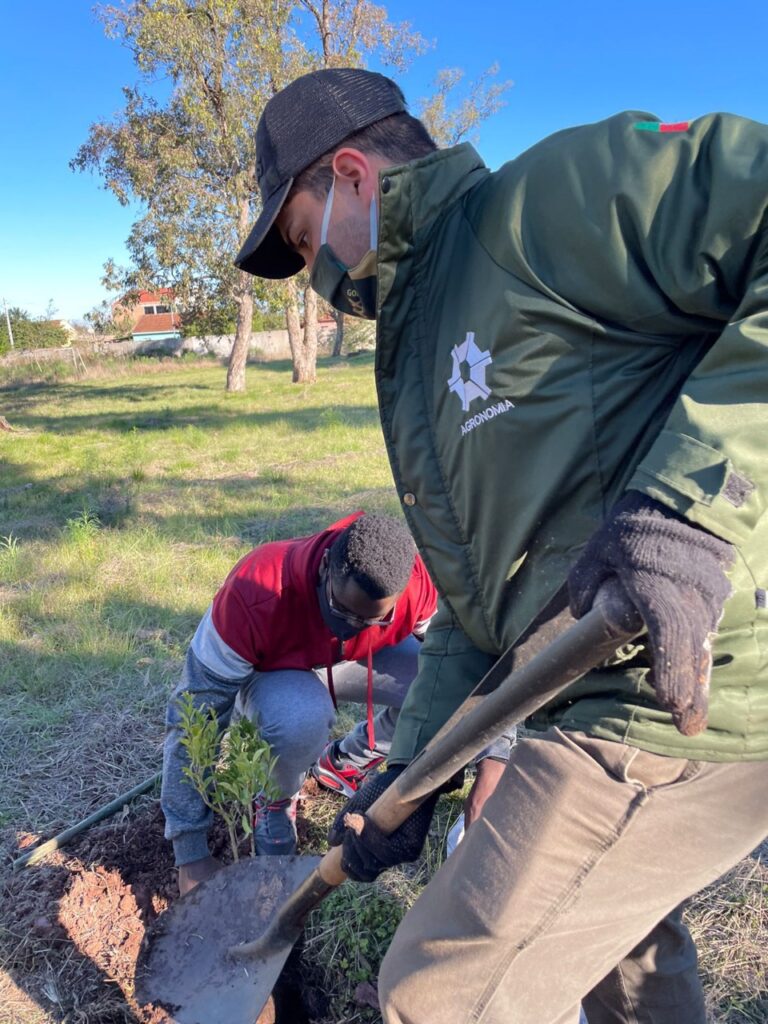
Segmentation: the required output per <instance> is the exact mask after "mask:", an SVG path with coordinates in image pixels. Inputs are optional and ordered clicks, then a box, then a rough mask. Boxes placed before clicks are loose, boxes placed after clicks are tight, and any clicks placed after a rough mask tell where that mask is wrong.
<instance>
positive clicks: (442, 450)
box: [237, 68, 768, 1024]
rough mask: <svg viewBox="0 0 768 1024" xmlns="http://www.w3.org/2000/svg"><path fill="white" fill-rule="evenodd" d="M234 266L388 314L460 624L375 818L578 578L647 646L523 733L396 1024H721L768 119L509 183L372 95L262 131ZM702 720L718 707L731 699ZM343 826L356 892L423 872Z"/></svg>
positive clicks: (738, 823)
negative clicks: (490, 673)
mask: <svg viewBox="0 0 768 1024" xmlns="http://www.w3.org/2000/svg"><path fill="white" fill-rule="evenodd" d="M256 141H257V151H258V160H257V178H258V183H259V188H260V191H261V197H262V203H263V207H262V212H261V215H260V217H259V219H258V221H257V223H256V225H255V227H254V228H253V231H252V232H251V235H250V236H249V238H248V239H247V241H246V242H245V245H244V246H243V248H242V249H241V252H240V254H239V256H238V258H237V263H238V265H239V266H240V267H242V268H243V269H245V270H247V271H250V272H251V273H254V274H257V275H260V276H263V277H270V278H283V277H288V276H290V275H292V274H294V273H296V272H297V271H298V270H300V269H301V268H302V267H303V266H305V265H306V266H307V267H308V268H309V269H310V270H311V274H312V278H311V280H312V284H313V286H314V287H315V289H316V290H317V291H318V292H319V293H320V294H321V295H322V296H323V297H324V298H326V299H327V300H328V301H329V302H331V303H332V304H333V305H334V306H335V307H336V308H337V309H340V310H342V311H344V312H347V313H351V314H353V315H358V316H368V317H375V318H376V320H377V331H378V333H377V351H376V382H377V388H378V396H379V405H380V412H381V421H382V428H383V431H384V436H385V440H386V444H387V449H388V453H389V458H390V461H391V464H392V470H393V473H394V478H395V484H396V487H397V490H398V493H399V495H400V497H401V501H402V505H403V510H404V513H405V515H406V518H407V520H408V523H409V526H410V528H411V530H412V532H413V535H414V537H415V539H416V542H417V544H418V546H419V549H420V552H421V554H422V556H423V558H424V560H425V562H426V564H427V566H428V569H429V572H430V575H431V576H432V578H433V580H434V581H435V583H436V585H437V587H438V590H439V592H440V594H441V598H442V600H441V607H440V609H439V611H438V615H437V617H436V619H435V620H434V621H433V624H432V627H431V628H430V631H429V634H428V637H427V641H426V643H425V645H424V648H423V650H422V653H421V655H420V666H419V674H418V676H417V679H416V680H415V682H414V683H413V685H412V687H411V690H410V693H409V696H408V699H407V701H406V704H405V706H404V708H403V710H402V712H401V715H400V719H399V722H398V726H397V730H396V732H395V737H394V740H393V744H392V750H391V754H390V759H389V766H388V768H387V770H386V771H385V772H383V773H380V774H378V775H377V776H376V777H375V778H372V779H371V780H370V781H369V782H367V783H366V785H365V786H364V787H363V788H362V789H361V790H360V791H359V792H358V793H357V794H356V796H355V797H354V798H353V800H352V801H351V802H350V805H349V807H351V808H352V809H354V810H358V811H361V812H364V811H365V809H366V808H367V807H368V806H370V803H371V802H372V800H373V799H375V797H376V796H377V795H378V793H379V792H381V790H382V788H384V787H386V786H387V785H388V784H390V783H391V782H392V781H393V780H394V778H396V777H397V775H398V774H399V772H400V771H402V768H403V766H404V765H406V764H407V763H408V762H409V761H410V760H411V759H412V758H413V757H414V756H415V755H416V754H417V753H418V751H419V750H420V749H421V748H422V747H423V746H424V744H425V743H426V742H427V741H428V740H429V739H430V738H431V737H432V736H433V735H434V734H435V732H436V731H437V730H438V729H439V727H440V725H441V724H442V723H443V722H444V721H445V720H446V719H447V718H448V717H449V716H450V714H451V713H452V711H453V710H454V709H455V708H456V707H457V705H458V704H459V703H460V702H461V701H462V700H463V698H464V697H465V696H466V695H467V694H468V693H469V692H470V691H471V689H472V688H473V686H474V685H475V683H476V682H477V681H478V679H479V678H481V676H482V675H483V673H484V672H485V671H486V670H487V668H488V667H489V666H490V665H491V664H492V663H493V661H494V659H495V658H497V657H498V656H499V655H500V654H501V652H502V651H503V650H504V649H505V648H506V647H507V646H509V645H510V644H513V643H515V642H516V641H517V640H518V638H519V637H521V636H522V635H523V634H524V632H525V631H526V629H527V627H528V626H529V625H530V624H531V623H532V622H534V621H535V620H536V619H537V617H538V616H539V615H540V613H541V612H542V609H544V608H545V607H546V606H548V605H550V606H551V605H552V602H555V603H556V601H557V596H558V594H560V593H562V592H563V590H562V588H563V585H564V583H565V581H566V580H567V581H568V592H569V597H570V606H571V610H572V612H573V614H574V615H575V616H577V617H578V616H580V615H583V614H584V613H585V612H586V611H587V610H588V609H589V607H590V606H591V604H592V601H593V599H594V597H595V594H596V593H597V591H598V590H599V588H600V586H601V585H602V583H603V582H605V581H606V580H608V579H611V578H612V579H616V580H618V582H619V583H620V584H621V587H622V588H623V590H624V592H625V594H626V595H627V597H628V598H629V599H630V600H631V601H632V602H633V603H634V604H635V605H636V607H637V608H638V610H639V611H640V612H641V614H642V616H643V618H644V620H645V623H646V625H647V627H648V635H647V641H644V642H642V643H636V644H635V645H634V646H633V648H632V649H631V650H630V651H629V652H627V651H623V652H622V654H621V657H619V656H618V655H617V658H616V659H614V660H612V661H611V662H610V663H607V664H605V665H603V666H601V667H600V668H599V669H598V670H596V671H593V672H591V673H590V674H589V675H588V676H587V677H585V678H584V679H582V680H581V681H579V682H578V683H576V684H574V685H573V686H572V687H570V688H569V689H568V690H566V691H565V693H564V694H563V695H562V696H561V697H560V698H559V699H557V700H555V701H553V702H551V703H550V704H548V705H547V706H545V708H544V709H543V710H542V711H541V712H540V713H539V714H537V715H536V716H534V717H533V719H531V720H530V721H529V723H528V725H529V726H530V727H532V728H533V729H534V730H537V732H536V733H535V734H534V736H532V737H530V738H527V739H526V740H524V741H523V742H521V743H520V744H519V745H518V748H517V749H516V751H515V753H514V754H513V757H512V759H511V761H510V764H509V767H508V768H507V769H506V771H505V773H504V775H503V777H502V779H501V781H500V783H499V785H498V786H497V788H496V790H495V792H494V794H493V796H492V797H491V799H490V800H489V801H488V803H487V804H486V805H485V808H484V811H483V814H482V816H481V818H480V819H479V820H478V821H476V822H475V823H474V824H473V825H472V827H471V828H469V829H468V832H467V835H466V837H465V840H464V841H463V842H462V843H461V845H460V846H459V848H458V849H457V851H456V853H455V854H454V855H453V856H452V857H451V858H450V859H449V860H448V861H447V862H446V864H445V865H444V866H443V867H442V868H441V869H440V870H439V871H438V872H437V874H436V875H435V878H434V879H433V880H432V881H431V882H430V883H429V885H428V886H427V887H426V889H425V890H424V892H423V894H422V896H421V897H420V898H419V900H418V901H417V904H416V905H415V907H414V908H413V909H412V910H411V911H410V912H409V913H408V915H407V916H406V918H405V920H404V921H403V924H402V925H401V927H400V928H399V930H398V933H397V935H396V937H395V940H394V942H393V944H392V947H391V949H390V951H389V953H388V954H387V957H386V958H385V961H384V963H383V965H382V972H381V976H380V996H381V1001H382V1007H383V1013H384V1018H385V1020H386V1021H387V1024H406V1022H408V1024H416V1022H418V1024H434V1022H437V1021H440V1022H441V1024H442V1022H451V1024H454V1022H455V1024H469V1022H480V1021H482V1022H483V1024H502V1022H503V1024H509V1022H511V1021H514V1022H515V1024H569V1022H572V1021H575V1020H577V1018H578V1006H579V1002H580V1001H582V1000H583V1002H584V1004H585V1007H586V1010H587V1015H588V1017H589V1020H590V1024H616V1022H626V1024H630V1022H635V1024H637V1022H642V1024H651V1022H653V1024H673V1022H674V1024H703V1022H704V1019H705V1016H704V1006H703V998H702V993H701V988H700V985H699V983H698V980H697V977H696V959H695V950H694V948H693V944H692V942H691V940H690V936H689V935H688V933H687V931H686V929H685V928H684V926H683V925H682V923H681V921H680V916H679V913H678V912H677V910H676V908H677V907H678V905H679V904H680V903H681V902H682V901H683V900H685V899H686V898H687V897H689V896H690V895H691V894H692V893H694V892H696V891H697V890H699V889H701V888H702V887H703V886H705V885H707V884H708V883H710V882H711V881H713V880H714V879H715V878H717V877H718V876H719V875H720V874H722V872H723V871H725V870H726V869H727V868H728V867H729V866H731V865H732V864H734V863H736V862H737V861H738V860H739V859H741V858H742V857H744V856H745V855H746V854H747V853H749V852H750V851H751V850H752V849H753V848H754V847H755V846H756V845H757V844H758V843H759V842H760V841H761V840H762V839H763V838H764V836H765V835H766V834H768V801H766V799H765V793H766V788H767V784H768V598H767V591H768V514H766V511H765V510H766V504H768V456H767V455H766V441H765V438H766V436H768V405H767V404H766V399H767V398H768V227H767V226H766V222H767V221H768V128H766V127H765V126H763V125H760V124H757V123H755V122H750V121H747V120H745V119H742V118H739V117H735V116H730V115H713V116H709V117H702V118H699V119H697V120H695V121H692V122H690V123H689V122H684V123H680V124H662V123H661V122H659V121H658V120H657V119H656V118H654V117H652V116H651V115H649V114H644V113H624V114H619V115H616V116H614V117H611V118H609V119H607V120H605V121H602V122H599V123H597V124H593V125H586V126H584V127H580V128H573V129H569V130H566V131H563V132H560V133H558V134H556V135H554V136H552V137H551V138H548V139H546V140H544V141H543V142H542V143H540V144H538V145H537V146H534V147H533V148H532V149H531V150H529V151H527V152H526V153H523V154H522V155H521V156H519V157H518V158H516V159H515V160H512V161H511V162H510V163H508V164H506V165H505V166H504V167H502V168H501V169H500V170H499V171H497V172H494V173H491V172H490V171H489V170H488V169H487V168H486V167H485V166H484V164H483V163H482V161H481V160H480V158H479V157H478V155H477V154H476V153H475V151H474V150H473V149H472V147H471V146H469V145H460V146H456V147H453V148H451V149H446V150H440V151H438V150H437V149H436V148H435V146H434V143H433V142H432V140H431V139H430V137H429V135H428V134H427V133H426V131H425V130H424V128H423V126H422V125H421V124H420V123H419V122H418V121H416V120H415V119H414V118H412V117H411V116H410V115H409V114H408V113H407V111H406V107H405V101H404V99H403V96H402V94H401V92H400V90H399V89H398V88H397V86H396V85H395V84H394V83H392V82H391V81H390V80H389V79H386V78H384V77H383V76H381V75H377V74H374V73H371V72H363V71H358V70H353V69H343V68H342V69H332V70H325V71H319V72H315V73H313V74H311V75H307V76H303V77H302V78H300V79H297V80H296V81H295V82H293V83H292V84H291V85H289V86H288V87H287V88H286V89H284V90H283V91H282V92H281V93H278V94H277V95H276V96H275V97H274V98H273V99H272V100H271V101H270V103H269V104H268V105H267V107H266V109H265V111H264V114H263V116H262V118H261V121H260V123H259V127H258V130H257V140H256ZM707 701H708V705H707ZM433 805H434V801H431V802H429V803H428V804H427V805H425V806H424V807H422V808H421V809H420V810H419V811H417V812H416V814H414V815H413V816H412V818H411V819H409V821H408V822H407V823H406V824H405V825H404V826H403V827H402V828H401V829H400V830H398V831H397V832H396V833H394V834H393V835H392V836H390V837H389V838H388V839H384V838H383V837H381V836H380V835H378V836H377V835H376V834H375V830H374V829H370V828H369V827H368V826H366V828H364V829H363V831H362V834H361V835H360V836H359V837H358V836H357V835H356V834H354V833H352V832H351V831H349V830H346V831H345V830H344V828H343V825H342V824H341V820H340V821H339V824H338V825H337V826H336V827H335V828H334V834H333V839H334V841H343V843H344V864H345V867H346V869H347V870H348V872H349V873H350V874H352V876H353V877H356V878H359V879H364V880H367V879H371V878H374V877H375V876H376V875H377V874H378V873H379V872H380V871H381V870H383V869H384V868H385V867H386V866H388V865H391V864H393V863H397V862H399V861H404V860H409V859H413V858H414V857H415V856H417V855H418V853H419V850H420V849H421V845H422V843H423V838H424V835H425V834H426V830H427V828H428V824H429V817H430V815H431V810H432V807H433Z"/></svg>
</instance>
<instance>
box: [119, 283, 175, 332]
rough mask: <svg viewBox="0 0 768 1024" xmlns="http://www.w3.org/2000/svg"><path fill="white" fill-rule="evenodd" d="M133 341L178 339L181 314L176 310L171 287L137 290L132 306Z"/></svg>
mask: <svg viewBox="0 0 768 1024" xmlns="http://www.w3.org/2000/svg"><path fill="white" fill-rule="evenodd" d="M131 337H132V338H133V340H134V341H180V340H181V316H180V315H179V313H177V312H176V308H175V301H174V294H173V289H172V288H158V289H157V291H154V292H139V300H138V302H137V303H136V305H135V306H134V308H133V327H132V329H131Z"/></svg>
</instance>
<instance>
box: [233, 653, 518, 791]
mask: <svg viewBox="0 0 768 1024" xmlns="http://www.w3.org/2000/svg"><path fill="white" fill-rule="evenodd" d="M420 647H421V644H420V643H419V641H418V640H416V639H415V638H414V637H413V636H409V637H408V638H407V639H405V640H403V641H402V642H401V643H399V644H397V646H395V647H384V648H382V650H380V651H377V652H376V653H375V654H374V656H373V702H374V704H379V705H381V704H383V705H385V707H384V709H383V710H382V711H379V712H378V714H377V715H375V716H374V719H373V725H374V733H375V742H374V745H373V748H372V749H371V748H370V747H369V746H368V725H367V721H366V719H363V721H361V722H358V723H357V725H355V726H354V728H353V729H351V730H350V732H348V733H347V735H346V736H345V737H344V738H343V739H342V740H341V742H340V744H339V749H340V752H341V753H342V754H343V755H344V757H345V759H346V760H347V761H349V762H350V763H351V764H353V765H355V766H357V767H358V768H363V767H365V766H366V765H367V764H369V763H370V762H371V761H372V760H373V759H374V758H376V757H384V758H386V757H387V755H388V754H389V748H390V746H391V744H392V736H393V735H394V732H395V726H396V724H397V717H398V715H399V713H400V708H401V707H402V704H403V701H404V700H405V695H406V693H407V692H408V687H409V686H410V685H411V683H412V682H413V679H414V678H415V676H416V672H417V669H418V655H419V649H420ZM333 687H334V690H335V692H336V699H337V700H338V701H339V702H345V701H351V702H354V703H361V704H365V703H366V694H367V688H368V665H367V662H366V661H343V662H341V664H339V665H334V666H333ZM235 714H244V715H246V716H247V717H248V718H250V719H251V721H252V722H253V723H254V725H256V726H257V727H258V729H259V731H260V733H261V735H262V737H263V738H264V739H265V740H267V741H268V743H269V745H270V747H271V748H272V753H273V754H274V755H276V756H277V759H278V760H277V765H276V767H275V773H274V779H275V782H276V784H277V787H278V789H279V791H280V795H281V796H283V797H286V796H293V795H294V794H295V793H297V792H298V791H299V790H300V789H301V785H302V783H303V781H304V776H305V775H306V772H307V769H308V768H309V766H310V765H311V764H313V763H314V762H315V761H316V760H317V759H318V757H319V756H320V754H321V753H322V750H323V748H324V747H325V745H326V743H327V742H328V736H329V733H330V730H331V728H332V726H333V723H334V721H335V718H336V711H335V709H334V707H333V701H332V700H331V695H330V693H329V692H328V687H327V684H326V673H325V670H324V669H318V670H317V671H311V672H302V671H297V670H294V669H281V670H278V671H274V672H260V673H259V674H258V675H256V676H255V677H254V678H253V679H252V680H250V682H248V683H247V684H246V685H245V686H244V687H242V689H241V690H240V692H239V693H238V696H237V701H236V703H235ZM512 742H513V738H508V737H507V736H502V737H500V738H499V739H498V740H496V741H495V742H494V743H493V744H491V746H490V747H488V748H487V749H486V750H485V751H483V753H482V755H481V757H497V758H499V759H500V760H506V759H507V758H508V757H509V751H510V748H511V745H512Z"/></svg>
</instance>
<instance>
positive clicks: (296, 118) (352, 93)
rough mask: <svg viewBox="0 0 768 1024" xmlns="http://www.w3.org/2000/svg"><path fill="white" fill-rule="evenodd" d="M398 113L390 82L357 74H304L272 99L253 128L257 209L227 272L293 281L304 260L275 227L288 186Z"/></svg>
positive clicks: (397, 95) (401, 101) (400, 99)
mask: <svg viewBox="0 0 768 1024" xmlns="http://www.w3.org/2000/svg"><path fill="white" fill-rule="evenodd" d="M405 109H406V106H405V97H404V96H403V94H402V92H401V91H400V89H399V87H398V86H397V85H396V84H395V83H394V82H393V81H392V80H391V79H390V78H386V77H385V76H384V75H380V74H378V72H375V71H362V70H361V69H360V68H324V69H323V70H321V71H312V72H310V73H309V74H308V75H302V76H301V78H297V79H296V80H295V81H293V82H291V84H290V85H286V87H285V88H284V89H281V91H280V92H278V93H276V94H275V95H274V96H273V97H272V99H271V100H270V101H269V102H268V103H267V105H266V107H264V112H263V114H262V115H261V117H260V119H259V124H258V127H257V128H256V181H257V182H258V185H259V191H260V192H261V202H262V209H261V213H260V214H259V219H258V220H257V221H256V223H255V224H254V226H253V228H252V229H251V233H250V234H249V235H248V238H247V239H246V241H245V244H244V245H243V247H242V249H241V250H240V252H239V253H238V254H237V258H236V259H235V265H236V266H238V267H239V268H240V269H241V270H246V271H248V273H249V274H254V275H256V276H257V277H269V278H282V277H292V276H293V275H294V274H297V273H298V272H299V271H300V270H301V268H302V267H303V266H304V260H303V259H302V258H301V256H299V255H298V254H297V253H295V252H294V251H293V250H292V249H290V248H289V247H288V246H287V245H286V244H285V242H284V241H283V239H282V236H281V235H280V232H279V231H278V230H277V228H276V227H275V219H276V217H277V215H278V213H280V210H281V209H282V206H283V203H284V202H285V200H286V198H287V196H288V193H289V192H290V190H291V186H292V185H293V182H294V179H295V178H296V176H297V175H298V174H300V173H301V172H302V171H303V170H304V169H305V168H307V167H309V165H310V164H312V163H314V162H315V160H317V159H318V157H321V156H322V155H323V154H324V153H327V152H328V151H329V150H331V149H333V148H334V147H336V146H339V145H341V143H342V142H343V141H344V140H345V139H347V138H349V136H350V135H353V134H354V133H355V132H357V131H360V129H361V128H367V126H368V125H369V124H374V123H375V122H376V121H381V120H382V118H385V117H389V116H390V114H398V113H400V112H401V111H404V110H405Z"/></svg>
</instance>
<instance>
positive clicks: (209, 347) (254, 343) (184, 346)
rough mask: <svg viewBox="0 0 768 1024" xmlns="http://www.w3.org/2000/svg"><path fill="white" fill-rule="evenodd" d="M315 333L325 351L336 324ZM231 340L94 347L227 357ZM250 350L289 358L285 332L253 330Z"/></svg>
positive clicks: (139, 353)
mask: <svg viewBox="0 0 768 1024" xmlns="http://www.w3.org/2000/svg"><path fill="white" fill-rule="evenodd" d="M317 335H318V337H317V344H318V350H319V351H320V352H322V353H326V352H329V351H330V350H331V349H332V348H333V341H334V338H335V337H336V325H335V324H319V325H318V328H317ZM234 340H235V336H234V334H208V335H205V336H204V337H201V338H181V339H180V340H178V341H171V340H168V339H163V340H158V341H106V342H102V343H101V344H97V346H96V349H97V351H99V352H104V353H105V354H107V355H124V356H131V355H137V356H150V355H170V356H180V355H182V354H183V353H184V352H194V353H196V354H197V355H214V356H218V357H219V358H221V359H229V355H230V353H231V351H232V345H233V343H234ZM250 352H251V354H253V355H256V356H259V357H260V358H262V359H290V358H291V346H290V344H289V343H288V331H286V330H278V331H254V333H253V334H252V335H251V345H250Z"/></svg>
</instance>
